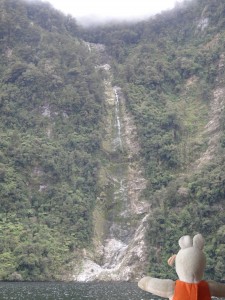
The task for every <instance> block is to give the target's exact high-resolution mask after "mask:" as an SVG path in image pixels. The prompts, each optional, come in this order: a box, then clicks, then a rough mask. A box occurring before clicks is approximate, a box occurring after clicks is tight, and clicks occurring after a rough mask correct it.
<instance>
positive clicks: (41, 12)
mask: <svg viewBox="0 0 225 300" xmlns="http://www.w3.org/2000/svg"><path fill="white" fill-rule="evenodd" d="M0 12H1V14H0V77H1V80H0V107H1V109H0V128H1V132H0V157H1V162H0V202H1V208H0V228H1V229H0V230H1V236H0V244H1V250H0V261H1V274H0V279H10V278H11V276H12V274H14V275H15V274H17V273H18V274H20V275H21V276H22V278H23V279H26V280H34V279H39V280H44V279H45V280H46V279H57V278H60V277H59V276H60V275H61V274H62V272H63V267H64V265H66V264H67V263H68V261H69V259H71V258H73V257H75V256H76V255H77V254H76V253H77V252H76V250H77V249H80V248H81V247H84V246H85V245H87V244H89V243H90V240H91V236H92V223H91V222H92V221H91V220H92V210H93V207H94V204H95V199H96V190H97V188H96V186H97V184H96V181H97V169H98V162H97V159H96V157H95V155H94V153H95V152H96V151H97V150H98V149H99V145H100V138H99V134H100V124H101V115H102V111H103V109H104V108H103V104H102V100H103V84H102V83H101V80H100V74H98V72H97V71H96V70H95V68H94V66H95V57H94V54H93V55H90V53H89V51H88V47H87V46H86V45H85V44H84V43H83V42H82V41H81V40H80V39H79V38H78V26H77V25H76V22H75V20H73V19H72V18H71V17H69V16H68V17H65V16H64V15H62V14H60V13H59V12H57V11H55V10H54V9H53V8H52V7H51V6H50V5H48V4H45V3H42V2H35V3H30V2H29V3H28V2H23V1H17V0H1V1H0Z"/></svg>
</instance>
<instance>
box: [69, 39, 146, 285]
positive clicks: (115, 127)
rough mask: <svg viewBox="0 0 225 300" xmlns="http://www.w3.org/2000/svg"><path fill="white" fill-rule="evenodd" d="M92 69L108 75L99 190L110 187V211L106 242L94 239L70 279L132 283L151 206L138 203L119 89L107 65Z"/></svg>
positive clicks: (129, 126) (138, 183)
mask: <svg viewBox="0 0 225 300" xmlns="http://www.w3.org/2000/svg"><path fill="white" fill-rule="evenodd" d="M93 47H94V45H93V44H92V49H93ZM97 48H99V45H98V47H97ZM101 51H103V50H101ZM96 68H97V69H102V70H104V72H105V74H106V75H105V79H104V83H105V94H106V109H107V113H106V123H105V124H106V127H105V132H106V133H105V139H104V141H103V148H104V152H106V153H109V158H107V159H108V162H106V163H105V165H104V168H105V169H107V173H106V174H107V179H106V178H105V177H104V180H103V181H104V182H106V183H105V185H103V192H104V194H106V195H108V194H107V192H106V189H109V192H110V196H108V197H109V198H106V199H105V200H104V201H105V202H106V203H108V205H109V207H110V209H111V210H110V212H108V216H107V217H106V220H105V230H104V232H105V234H104V238H103V239H102V240H98V242H97V246H96V249H95V253H93V252H90V254H88V251H86V250H85V255H84V256H83V261H82V265H81V266H80V268H79V270H77V272H74V274H73V277H72V278H73V279H74V280H77V281H93V280H130V279H131V278H133V277H135V276H137V277H138V276H140V274H141V273H142V270H143V269H144V267H145V266H144V264H143V261H144V260H145V259H146V253H147V251H146V246H145V242H144V235H145V231H146V217H147V216H148V214H147V213H148V211H149V205H148V204H147V203H146V202H144V201H140V196H141V192H142V191H143V190H144V188H145V186H146V181H145V179H144V178H143V176H142V170H141V168H140V166H139V164H138V162H135V163H134V161H135V159H137V157H138V156H137V154H138V151H139V147H138V142H137V136H136V135H135V132H136V130H135V125H134V124H133V121H132V117H130V115H129V114H128V112H127V111H126V106H125V99H124V97H123V93H122V91H121V89H120V87H118V86H114V87H113V86H112V74H111V67H110V65H109V64H108V61H107V62H106V61H104V62H103V64H102V65H100V66H96ZM124 150H126V152H124ZM125 153H128V154H127V155H126V154H125ZM110 155H111V156H110ZM110 157H112V159H111V158H110ZM134 157H135V159H134ZM140 216H141V217H140ZM97 257H98V258H97ZM99 257H100V258H99ZM95 258H96V259H95ZM75 273H76V274H75ZM138 274H139V275H138Z"/></svg>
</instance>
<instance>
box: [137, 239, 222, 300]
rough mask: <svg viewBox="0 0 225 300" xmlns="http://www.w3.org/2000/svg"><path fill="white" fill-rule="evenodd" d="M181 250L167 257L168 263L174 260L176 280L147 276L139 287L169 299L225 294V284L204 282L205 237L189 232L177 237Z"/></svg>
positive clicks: (190, 299)
mask: <svg viewBox="0 0 225 300" xmlns="http://www.w3.org/2000/svg"><path fill="white" fill-rule="evenodd" d="M179 246H180V248H181V249H180V251H179V252H178V253H177V255H173V256H172V257H170V258H169V260H168V264H169V265H170V266H172V265H173V263H174V261H175V266H176V272H177V275H178V277H179V280H177V281H173V280H170V279H158V278H152V277H149V276H146V277H144V278H142V279H141V280H140V281H139V282H138V286H139V287H140V288H141V289H143V290H145V291H147V292H150V293H152V294H155V295H157V296H160V297H164V298H169V299H171V300H210V299H211V297H212V296H215V297H225V284H221V283H217V282H214V281H204V280H202V278H203V273H204V269H205V264H206V260H205V255H204V253H203V251H202V250H203V247H204V239H203V237H202V235H201V234H197V235H195V236H194V238H193V240H192V238H191V237H190V236H189V235H186V236H183V237H181V238H180V240H179Z"/></svg>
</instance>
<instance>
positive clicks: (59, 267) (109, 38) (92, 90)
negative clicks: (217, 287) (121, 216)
mask: <svg viewBox="0 0 225 300" xmlns="http://www.w3.org/2000/svg"><path fill="white" fill-rule="evenodd" d="M224 12H225V3H224V1H223V0H193V1H184V4H182V5H178V7H177V8H176V9H175V10H172V11H168V12H165V13H163V14H161V15H158V16H156V17H154V18H153V19H149V20H146V21H144V22H140V23H137V24H119V25H105V26H101V27H92V28H89V29H83V28H80V27H79V26H78V25H77V24H76V21H75V20H74V19H73V18H72V17H71V16H64V15H63V14H61V13H59V12H58V11H56V10H54V9H53V8H52V7H51V6H50V5H49V4H47V3H43V2H39V1H37V2H33V3H32V2H26V1H25V2H24V1H21V0H0V129H1V130H0V158H1V159H0V204H1V205H0V245H1V246H0V248H1V249H0V263H1V272H0V279H6V280H10V279H11V280H14V279H25V280H51V279H60V278H61V277H60V276H61V275H62V274H63V273H64V272H65V271H66V270H65V268H66V266H67V265H68V264H69V262H71V260H73V259H74V258H77V256H78V255H79V253H80V249H82V248H83V247H86V246H88V245H90V243H91V239H92V212H93V209H94V207H95V201H96V198H97V196H98V192H99V190H101V189H100V188H99V185H100V183H99V180H98V178H99V166H100V164H101V160H100V159H99V157H102V154H101V152H100V151H101V142H102V137H103V125H102V116H103V115H104V112H105V108H104V102H103V99H104V83H103V78H102V75H101V71H100V70H98V69H97V68H95V65H96V59H97V56H96V54H95V52H94V51H91V52H90V51H89V49H88V47H87V45H85V43H84V41H83V40H85V41H88V42H92V43H101V44H104V45H106V51H107V54H108V55H109V56H111V57H112V67H113V68H112V72H113V73H114V81H115V82H114V83H115V85H118V86H120V87H121V88H122V90H123V93H124V95H125V98H126V106H127V108H128V109H129V111H130V112H131V114H132V115H133V117H134V121H135V124H136V126H137V130H138V137H139V143H140V146H141V152H140V161H141V162H142V164H143V166H144V169H145V177H146V179H147V180H148V185H147V188H146V190H145V192H144V195H143V196H144V197H145V198H146V199H148V201H150V203H151V207H152V215H151V218H150V222H149V230H148V234H147V240H148V247H149V266H148V272H149V273H151V274H152V275H156V276H160V277H168V276H170V277H171V278H172V277H174V276H175V274H174V271H173V270H171V269H170V268H169V267H167V266H166V260H167V258H168V257H169V256H170V255H171V254H172V253H174V252H176V251H177V249H178V246H177V240H178V238H179V237H180V236H181V235H183V234H187V233H188V234H192V235H193V234H195V233H196V232H201V233H202V234H203V235H204V236H205V238H206V244H207V246H206V254H207V258H208V266H207V272H206V273H207V274H206V275H207V277H209V278H211V279H213V278H214V279H221V278H225V271H224V270H225V252H224V249H225V240H224V237H225V227H224V226H225V225H224V220H225V219H224V209H225V207H224V198H225V190H224V183H225V177H224V172H223V170H224V167H225V160H224V154H225V135H224V129H225V114H224V113H223V112H222V111H220V112H218V111H219V110H221V107H219V109H218V110H217V111H216V112H215V113H216V114H218V115H216V116H218V118H217V119H219V121H220V123H219V126H217V127H216V128H215V129H214V130H211V131H208V132H207V131H206V130H205V126H206V124H207V123H208V121H209V120H212V118H213V116H212V113H211V112H210V109H211V106H210V103H212V102H213V99H214V97H215V94H216V93H215V91H216V89H221V88H223V84H224V82H225V75H224V74H225V73H224V63H225V62H224V55H225V53H224V51H225V49H224V47H225V43H224V40H225V30H224V24H225V14H224ZM217 135H219V140H218V141H217V140H216V142H215V144H214V145H213V147H212V148H213V154H212V158H211V160H209V161H207V162H206V163H205V164H202V166H200V167H197V166H198V164H199V161H198V159H199V158H201V157H203V154H204V152H205V151H206V150H207V147H208V143H209V142H210V138H212V137H215V136H217ZM99 154H101V155H99Z"/></svg>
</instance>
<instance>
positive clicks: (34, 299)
mask: <svg viewBox="0 0 225 300" xmlns="http://www.w3.org/2000/svg"><path fill="white" fill-rule="evenodd" d="M0 299H1V300H6V299H7V300H14V299H15V300H53V299H57V300H151V299H154V300H156V299H157V300H158V299H159V298H156V297H153V296H152V295H151V294H149V293H147V292H144V291H142V290H140V289H139V288H138V287H137V284H135V283H118V282H116V283H115V282H113V283H104V282H103V283H55V282H51V283H37V282H34V283H24V282H23V283H19V282H18V283H17V282H16V283H11V282H10V283H9V282H6V283H5V282H0Z"/></svg>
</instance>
